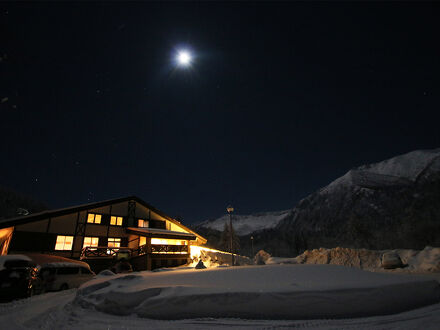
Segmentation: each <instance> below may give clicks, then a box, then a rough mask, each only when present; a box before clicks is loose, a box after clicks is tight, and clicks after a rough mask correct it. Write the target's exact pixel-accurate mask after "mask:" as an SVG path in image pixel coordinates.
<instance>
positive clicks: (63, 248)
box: [54, 235, 75, 251]
mask: <svg viewBox="0 0 440 330" xmlns="http://www.w3.org/2000/svg"><path fill="white" fill-rule="evenodd" d="M61 237H62V238H63V243H62V248H57V246H58V245H59V244H61V243H58V240H59V239H61ZM66 238H71V241H70V249H66ZM74 240H75V236H70V235H57V238H56V241H55V247H54V250H55V251H72V250H73V241H74Z"/></svg>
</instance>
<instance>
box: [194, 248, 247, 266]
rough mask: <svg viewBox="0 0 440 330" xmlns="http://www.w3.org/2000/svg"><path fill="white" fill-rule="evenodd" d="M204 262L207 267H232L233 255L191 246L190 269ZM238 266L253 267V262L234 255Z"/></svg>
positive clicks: (244, 257)
mask: <svg viewBox="0 0 440 330" xmlns="http://www.w3.org/2000/svg"><path fill="white" fill-rule="evenodd" d="M200 260H201V261H202V262H203V264H204V265H205V266H206V267H218V266H222V265H228V266H230V265H231V253H230V252H225V251H220V250H215V249H210V248H206V247H202V246H191V262H190V263H189V265H188V266H189V267H195V266H196V265H197V264H198V262H199V261H200ZM234 262H235V264H236V265H241V266H243V265H251V264H252V260H251V259H250V258H248V257H246V256H241V255H239V254H234Z"/></svg>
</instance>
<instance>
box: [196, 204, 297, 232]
mask: <svg viewBox="0 0 440 330" xmlns="http://www.w3.org/2000/svg"><path fill="white" fill-rule="evenodd" d="M290 213H291V210H286V211H278V212H265V213H255V214H250V215H238V214H234V215H233V222H234V230H235V232H236V233H237V235H240V236H243V235H248V234H250V233H253V232H255V231H259V230H263V229H269V228H274V227H276V225H278V223H279V222H280V221H281V220H283V219H285V218H286V217H287V216H288V215H290ZM225 223H226V224H229V215H228V214H225V215H223V216H221V217H220V218H218V219H215V220H207V221H203V222H201V223H199V224H197V225H196V227H197V228H198V227H203V228H209V229H215V230H218V231H223V229H224V227H225Z"/></svg>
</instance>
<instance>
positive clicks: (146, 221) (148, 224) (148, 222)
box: [138, 218, 150, 228]
mask: <svg viewBox="0 0 440 330" xmlns="http://www.w3.org/2000/svg"><path fill="white" fill-rule="evenodd" d="M141 221H142V223H143V224H144V226H139V223H140V222H141ZM145 224H147V225H146V226H145ZM138 228H150V221H149V220H146V219H141V218H138Z"/></svg>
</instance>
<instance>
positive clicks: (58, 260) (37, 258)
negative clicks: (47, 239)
mask: <svg viewBox="0 0 440 330" xmlns="http://www.w3.org/2000/svg"><path fill="white" fill-rule="evenodd" d="M27 256H28V257H29V258H30V259H31V260H32V261H33V262H34V263H36V264H37V265H40V266H41V267H46V266H48V267H54V266H62V267H79V266H82V267H86V268H90V266H89V264H88V263H86V262H84V261H79V260H74V259H69V258H64V257H60V256H54V255H49V254H41V253H27Z"/></svg>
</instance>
